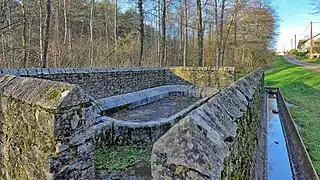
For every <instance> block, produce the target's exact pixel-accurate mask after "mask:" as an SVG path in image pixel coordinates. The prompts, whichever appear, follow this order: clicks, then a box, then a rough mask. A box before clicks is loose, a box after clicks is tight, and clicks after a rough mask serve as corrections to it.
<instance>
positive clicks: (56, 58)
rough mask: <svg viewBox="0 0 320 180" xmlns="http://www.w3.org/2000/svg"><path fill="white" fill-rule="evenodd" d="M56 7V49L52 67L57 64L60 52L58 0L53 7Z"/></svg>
mask: <svg viewBox="0 0 320 180" xmlns="http://www.w3.org/2000/svg"><path fill="white" fill-rule="evenodd" d="M55 8H56V9H55V10H56V17H55V35H56V36H55V48H56V51H58V52H55V58H54V67H57V66H58V60H59V52H60V47H59V43H60V36H59V9H60V0H58V5H56V7H55Z"/></svg>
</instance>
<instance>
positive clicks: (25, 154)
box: [0, 75, 94, 179]
mask: <svg viewBox="0 0 320 180" xmlns="http://www.w3.org/2000/svg"><path fill="white" fill-rule="evenodd" d="M0 94H1V96H0V97H1V101H0V105H1V115H2V116H1V126H2V128H1V142H2V144H1V149H2V151H1V162H2V164H1V171H2V172H1V173H2V175H4V176H6V178H8V179H70V178H80V177H81V178H89V177H93V175H94V169H93V159H92V153H93V149H94V148H93V142H92V140H91V139H90V138H88V139H86V138H82V139H80V138H79V137H80V136H81V135H82V134H85V133H86V132H87V130H88V129H90V127H91V126H92V125H93V121H94V115H93V110H92V104H91V102H90V100H89V99H88V98H87V97H86V95H85V94H84V93H83V92H82V90H81V88H80V87H78V86H77V85H72V84H67V83H62V82H54V81H48V80H42V79H33V78H22V77H14V76H11V75H1V76H0Z"/></svg>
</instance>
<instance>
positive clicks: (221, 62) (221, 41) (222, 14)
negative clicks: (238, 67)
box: [219, 0, 226, 66]
mask: <svg viewBox="0 0 320 180" xmlns="http://www.w3.org/2000/svg"><path fill="white" fill-rule="evenodd" d="M225 2H226V0H222V6H221V17H220V38H219V39H220V42H219V49H220V54H219V59H220V63H219V64H220V65H221V66H224V59H223V54H222V52H221V51H222V45H223V44H222V43H223V24H224V23H223V20H224V19H223V18H224V10H225Z"/></svg>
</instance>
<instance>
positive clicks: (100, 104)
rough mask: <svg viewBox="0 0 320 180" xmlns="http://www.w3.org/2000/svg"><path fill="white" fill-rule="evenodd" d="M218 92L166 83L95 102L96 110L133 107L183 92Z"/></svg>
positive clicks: (200, 95)
mask: <svg viewBox="0 0 320 180" xmlns="http://www.w3.org/2000/svg"><path fill="white" fill-rule="evenodd" d="M218 92H219V90H217V89H215V88H210V87H195V86H186V85H166V86H158V87H154V88H149V89H145V90H141V91H136V92H132V93H127V94H122V95H117V96H111V97H107V98H103V99H98V100H96V101H95V102H94V103H95V104H96V111H108V110H112V109H116V108H120V107H127V108H129V109H133V108H136V107H139V106H143V105H146V104H149V103H151V102H154V101H157V100H160V99H163V98H165V97H167V96H169V95H173V94H182V95H185V96H188V97H197V98H203V97H208V96H212V95H214V94H216V93H218Z"/></svg>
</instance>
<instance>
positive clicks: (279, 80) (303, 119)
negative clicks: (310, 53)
mask: <svg viewBox="0 0 320 180" xmlns="http://www.w3.org/2000/svg"><path fill="white" fill-rule="evenodd" d="M265 82H266V86H273V87H279V88H281V90H282V92H283V93H284V95H285V98H286V100H287V101H288V102H289V103H290V104H291V105H292V106H291V107H290V111H291V113H292V116H293V118H294V120H295V122H296V123H297V124H298V125H299V127H300V133H301V135H302V138H303V141H304V143H305V145H306V148H307V150H308V152H309V155H310V157H311V159H312V161H313V164H314V166H315V168H316V170H317V172H318V174H320V73H316V72H312V71H310V70H305V69H304V68H303V67H300V66H296V65H293V64H289V63H287V62H286V61H285V60H284V59H283V58H282V57H281V56H278V57H277V61H276V62H275V63H274V64H273V66H272V67H271V68H269V69H268V70H266V77H265Z"/></svg>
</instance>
